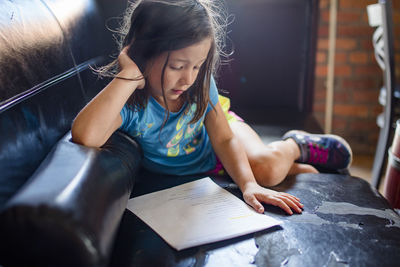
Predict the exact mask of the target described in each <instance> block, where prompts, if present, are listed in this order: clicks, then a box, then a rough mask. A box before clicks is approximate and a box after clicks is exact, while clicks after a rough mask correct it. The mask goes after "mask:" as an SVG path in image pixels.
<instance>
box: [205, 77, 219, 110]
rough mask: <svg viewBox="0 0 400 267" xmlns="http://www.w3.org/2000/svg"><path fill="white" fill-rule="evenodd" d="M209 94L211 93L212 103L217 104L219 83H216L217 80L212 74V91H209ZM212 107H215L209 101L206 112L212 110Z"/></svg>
mask: <svg viewBox="0 0 400 267" xmlns="http://www.w3.org/2000/svg"><path fill="white" fill-rule="evenodd" d="M209 95H210V101H211V103H212V105H213V106H215V105H216V104H217V103H218V88H217V85H216V84H215V80H214V77H213V76H211V79H210V93H209ZM212 108H213V107H212V106H211V104H210V103H208V106H207V110H206V114H207V113H208V112H209V111H210V110H212Z"/></svg>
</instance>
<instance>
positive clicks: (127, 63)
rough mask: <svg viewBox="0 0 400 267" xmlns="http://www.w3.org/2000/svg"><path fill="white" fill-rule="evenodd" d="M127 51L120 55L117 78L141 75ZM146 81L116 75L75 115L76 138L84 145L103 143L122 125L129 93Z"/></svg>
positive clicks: (73, 127) (74, 135)
mask: <svg viewBox="0 0 400 267" xmlns="http://www.w3.org/2000/svg"><path fill="white" fill-rule="evenodd" d="M126 51H127V47H126V48H125V49H123V50H122V51H121V54H120V55H119V57H118V61H119V64H120V67H121V72H120V73H118V75H117V77H123V78H128V79H133V78H136V77H141V76H142V74H141V72H140V70H139V68H138V67H137V66H136V64H135V63H134V62H133V61H132V60H131V59H130V58H129V57H128V55H127V54H126ZM144 84H145V81H144V79H141V80H139V81H131V80H122V79H118V78H114V79H113V80H112V81H111V82H110V83H109V84H108V85H107V86H106V87H105V88H104V89H103V90H102V91H101V92H100V93H99V94H98V95H97V96H96V97H95V98H93V100H92V101H90V102H89V103H88V104H87V105H86V106H85V107H84V108H83V109H82V110H81V111H80V112H79V114H78V116H77V117H76V118H75V120H74V122H73V123H72V130H71V132H72V139H73V141H74V142H76V143H80V144H82V145H85V146H91V147H100V146H102V145H103V144H104V143H105V142H106V141H107V140H108V138H109V137H110V136H111V135H112V133H113V132H114V131H115V130H117V129H118V127H120V126H121V124H122V118H121V115H120V112H121V110H122V108H123V106H124V105H125V103H126V101H127V100H128V98H129V97H130V95H131V94H132V93H133V92H134V91H135V90H136V89H137V88H139V89H141V88H143V87H144Z"/></svg>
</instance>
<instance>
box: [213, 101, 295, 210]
mask: <svg viewBox="0 0 400 267" xmlns="http://www.w3.org/2000/svg"><path fill="white" fill-rule="evenodd" d="M215 110H216V112H214V111H213V110H211V111H210V112H208V113H207V115H206V119H205V126H206V129H207V133H208V135H209V137H210V140H211V144H212V146H213V148H214V151H215V153H216V154H217V156H218V158H219V159H220V160H221V162H222V164H223V165H224V167H225V169H226V170H227V172H228V173H229V175H230V176H231V177H232V179H233V180H234V181H235V183H236V184H237V185H238V186H239V188H240V190H241V191H242V193H243V198H244V200H245V201H246V202H247V204H249V205H250V206H252V207H253V208H254V209H255V210H256V211H257V212H260V213H263V212H264V207H263V206H262V205H261V203H260V202H264V203H267V204H272V205H275V206H279V207H280V208H282V209H283V210H285V211H286V212H287V213H288V214H293V212H292V210H291V209H293V210H294V211H296V212H298V213H301V207H302V206H303V205H302V204H301V203H300V202H299V200H298V199H297V198H296V197H294V196H292V195H290V194H287V193H283V192H282V193H281V192H277V191H274V190H270V189H267V188H264V187H261V186H260V185H258V184H257V182H256V179H255V177H254V175H253V172H252V170H251V167H250V164H249V161H248V159H247V155H246V152H245V150H244V148H243V146H242V144H241V142H240V141H239V140H238V138H236V137H235V135H234V134H233V132H232V130H231V128H230V126H229V124H228V121H227V120H226V118H225V115H224V113H223V110H222V108H221V105H220V103H219V102H218V103H217V105H216V106H215Z"/></svg>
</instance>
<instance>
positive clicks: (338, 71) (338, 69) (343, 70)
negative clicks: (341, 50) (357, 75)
mask: <svg viewBox="0 0 400 267" xmlns="http://www.w3.org/2000/svg"><path fill="white" fill-rule="evenodd" d="M351 73H352V69H351V67H350V66H348V65H339V66H335V76H349V75H351Z"/></svg>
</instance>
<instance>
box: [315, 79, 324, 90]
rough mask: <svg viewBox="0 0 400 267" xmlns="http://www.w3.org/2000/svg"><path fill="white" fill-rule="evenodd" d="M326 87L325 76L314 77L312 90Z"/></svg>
mask: <svg viewBox="0 0 400 267" xmlns="http://www.w3.org/2000/svg"><path fill="white" fill-rule="evenodd" d="M325 88H326V78H325V77H315V81H314V90H315V91H318V90H325Z"/></svg>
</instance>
